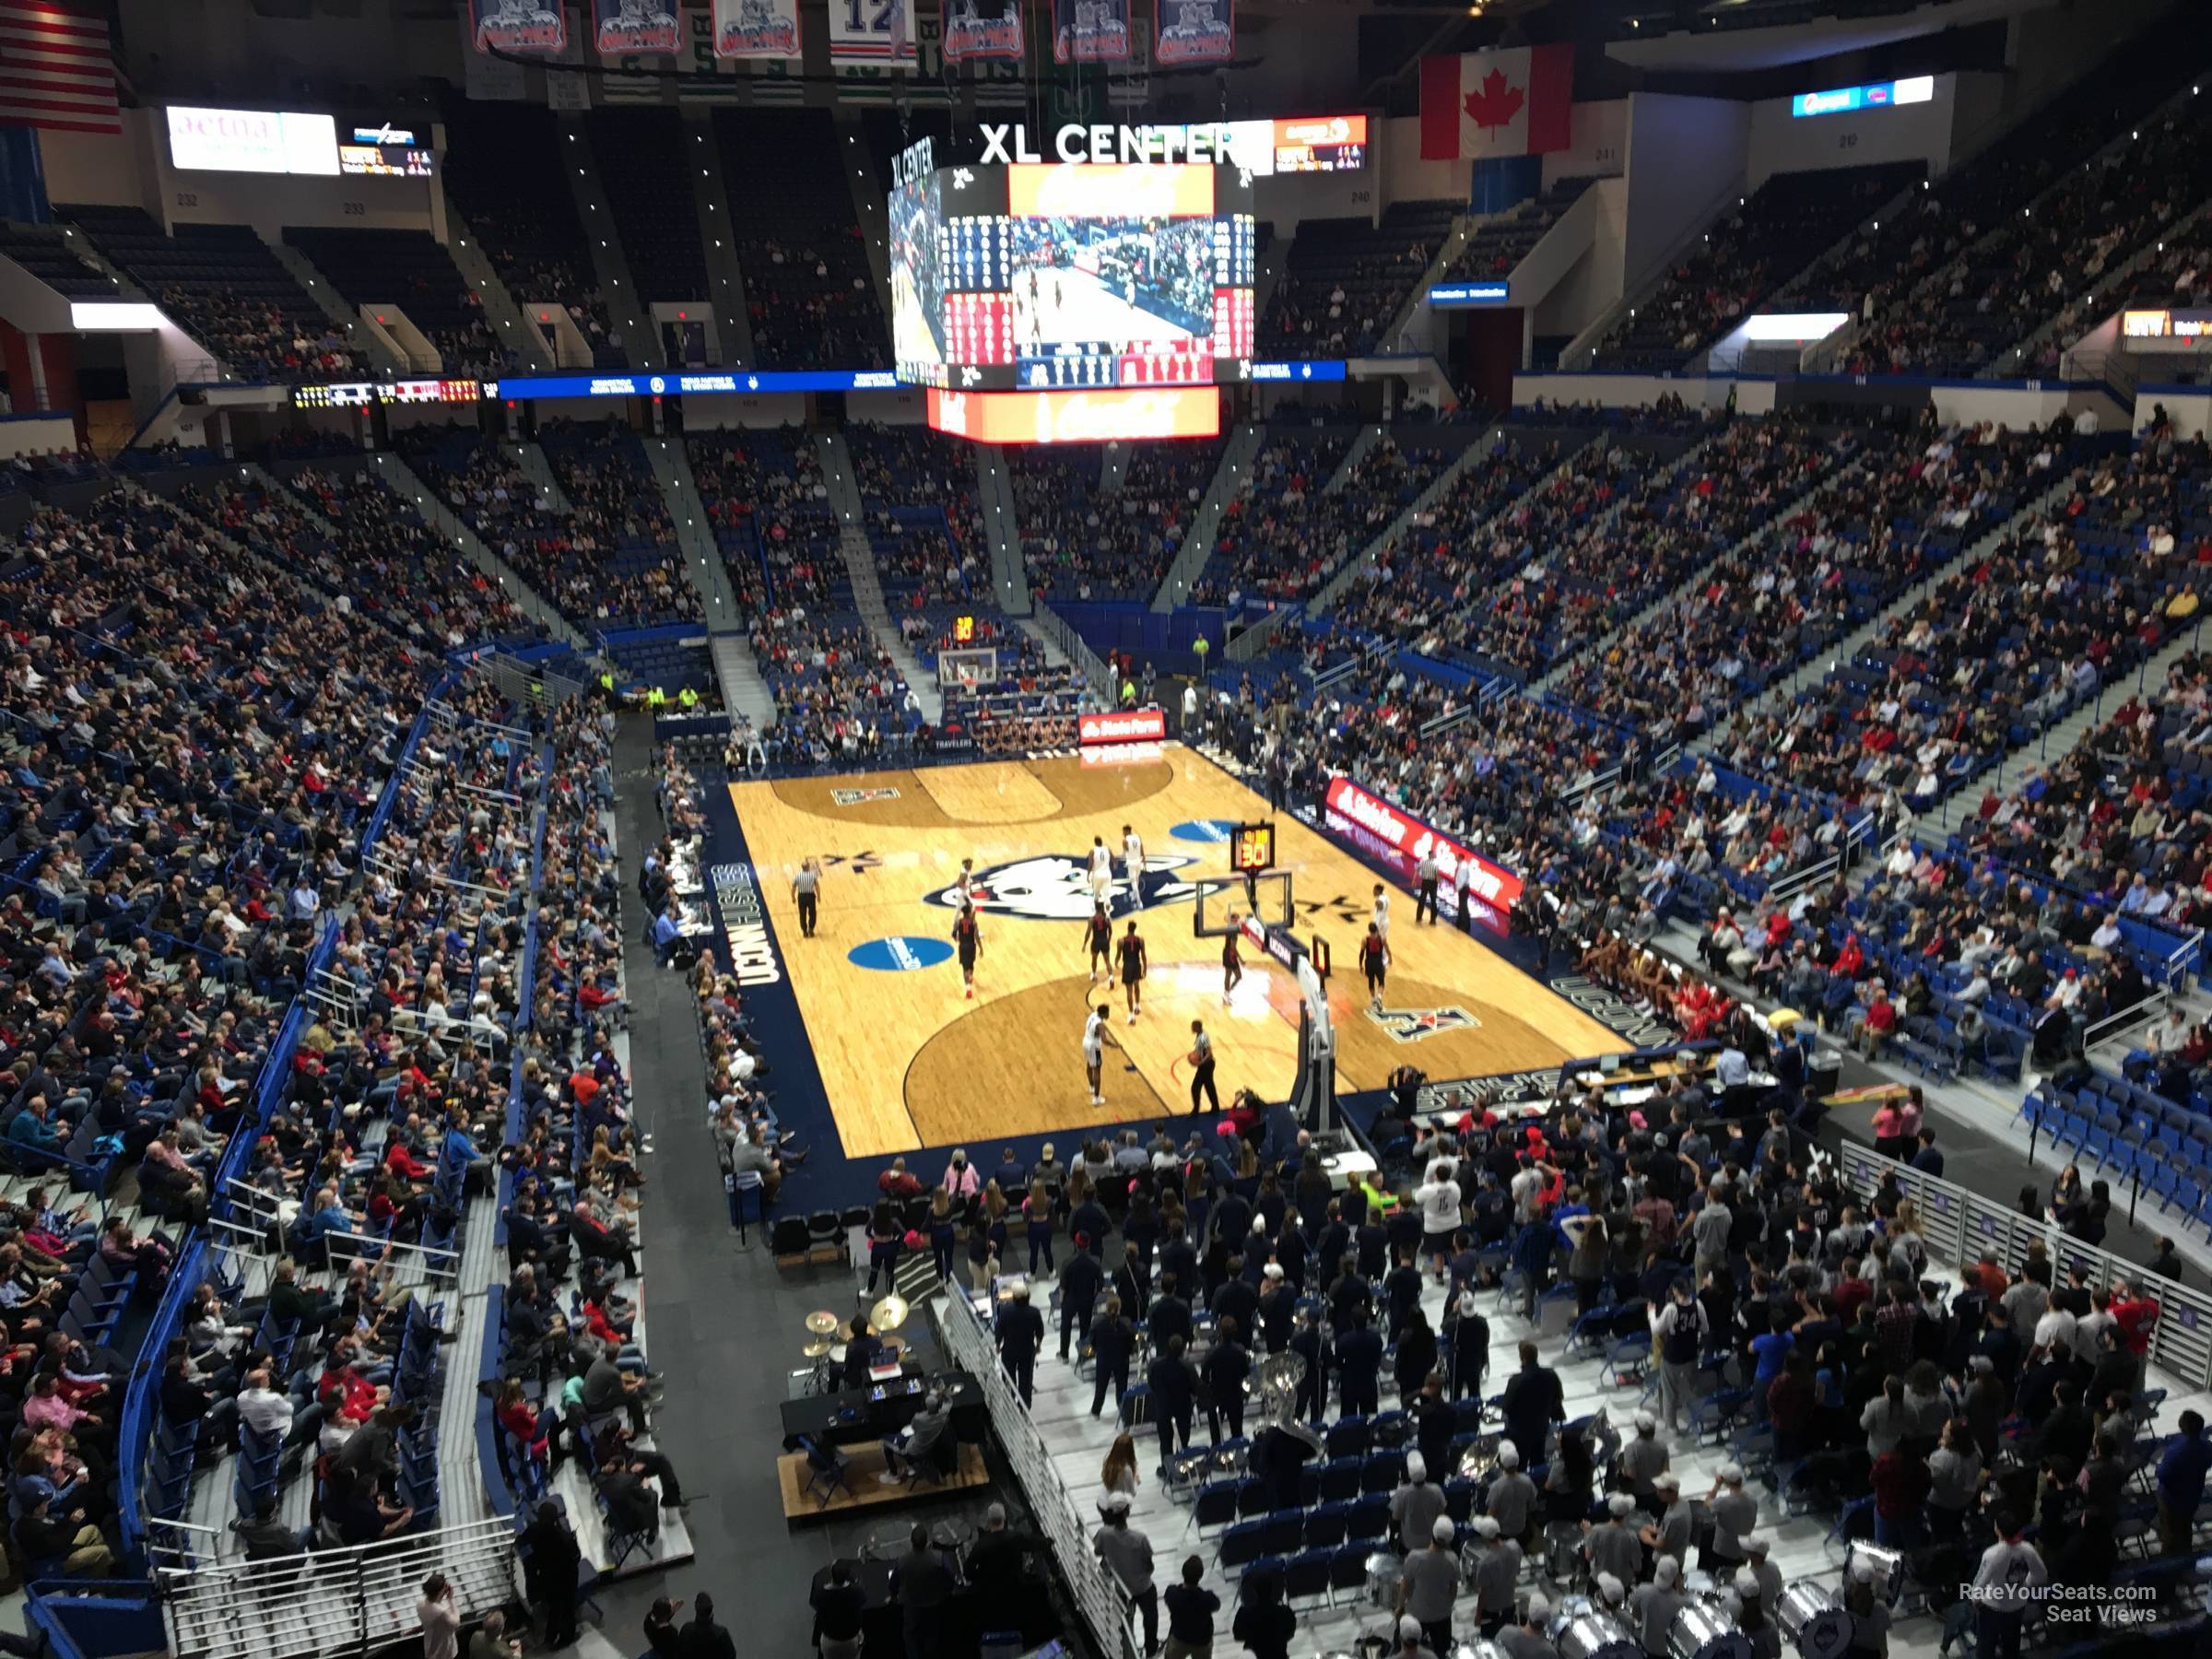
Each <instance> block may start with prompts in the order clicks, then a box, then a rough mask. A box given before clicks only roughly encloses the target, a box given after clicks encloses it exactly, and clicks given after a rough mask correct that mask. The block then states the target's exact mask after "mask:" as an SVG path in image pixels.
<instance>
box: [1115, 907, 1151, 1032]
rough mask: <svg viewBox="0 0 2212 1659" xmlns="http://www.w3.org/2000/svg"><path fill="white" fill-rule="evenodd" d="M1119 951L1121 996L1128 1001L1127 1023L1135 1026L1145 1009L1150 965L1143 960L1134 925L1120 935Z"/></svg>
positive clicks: (1142, 945) (1143, 951)
mask: <svg viewBox="0 0 2212 1659" xmlns="http://www.w3.org/2000/svg"><path fill="white" fill-rule="evenodd" d="M1120 950H1121V963H1122V994H1123V995H1124V997H1125V998H1127V999H1128V1003H1129V1023H1130V1024H1131V1025H1135V1023H1136V1017H1137V1016H1138V1015H1139V1014H1141V1013H1143V1012H1144V1009H1145V972H1146V970H1147V968H1149V967H1150V965H1151V964H1150V963H1148V962H1147V960H1146V959H1145V942H1144V940H1143V939H1142V938H1140V937H1139V936H1138V935H1137V931H1136V924H1135V923H1134V922H1132V923H1130V924H1129V931H1128V932H1127V933H1125V934H1124V935H1122V941H1121V946H1120Z"/></svg>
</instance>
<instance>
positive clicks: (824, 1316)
mask: <svg viewBox="0 0 2212 1659" xmlns="http://www.w3.org/2000/svg"><path fill="white" fill-rule="evenodd" d="M837 1325H838V1319H837V1315H836V1314H834V1313H832V1312H830V1311H829V1310H828V1309H826V1308H825V1309H821V1310H818V1312H812V1313H809V1314H807V1315H806V1329H807V1330H808V1331H809V1332H810V1333H811V1334H812V1335H817V1336H827V1335H830V1333H831V1332H833V1331H835V1330H836V1329H837Z"/></svg>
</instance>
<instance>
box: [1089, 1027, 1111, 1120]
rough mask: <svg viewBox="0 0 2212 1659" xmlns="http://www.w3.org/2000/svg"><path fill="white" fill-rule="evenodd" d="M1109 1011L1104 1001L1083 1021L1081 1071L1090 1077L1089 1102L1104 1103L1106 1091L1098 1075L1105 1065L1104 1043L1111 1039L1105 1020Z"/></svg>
mask: <svg viewBox="0 0 2212 1659" xmlns="http://www.w3.org/2000/svg"><path fill="white" fill-rule="evenodd" d="M1110 1018H1112V1014H1111V1011H1110V1010H1109V1009H1108V1008H1107V1006H1106V1005H1105V1004H1104V1003H1100V1004H1099V1005H1098V1006H1096V1007H1094V1008H1093V1009H1091V1011H1090V1018H1088V1019H1086V1020H1085V1021H1084V1022H1083V1072H1084V1075H1085V1076H1086V1077H1088V1078H1089V1079H1090V1103H1091V1104H1092V1105H1093V1106H1103V1105H1105V1104H1106V1093H1105V1088H1104V1085H1103V1083H1102V1082H1101V1081H1100V1076H1101V1074H1102V1072H1103V1071H1104V1069H1105V1065H1106V1045H1107V1044H1108V1043H1110V1042H1112V1041H1113V1032H1112V1030H1110V1029H1109V1028H1108V1026H1107V1021H1108V1020H1109V1019H1110Z"/></svg>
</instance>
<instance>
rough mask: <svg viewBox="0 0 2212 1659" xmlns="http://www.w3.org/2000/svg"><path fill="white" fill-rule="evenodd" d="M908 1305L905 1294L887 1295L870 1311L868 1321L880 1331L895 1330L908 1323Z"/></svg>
mask: <svg viewBox="0 0 2212 1659" xmlns="http://www.w3.org/2000/svg"><path fill="white" fill-rule="evenodd" d="M906 1315H907V1306H906V1298H905V1297H903V1296H887V1297H885V1298H884V1299H883V1300H881V1301H879V1302H877V1304H876V1306H875V1307H874V1308H873V1309H871V1310H870V1311H869V1313H868V1323H869V1324H872V1325H874V1326H875V1327H876V1328H877V1330H879V1331H895V1330H897V1329H898V1328H899V1327H900V1325H902V1324H905V1323H906Z"/></svg>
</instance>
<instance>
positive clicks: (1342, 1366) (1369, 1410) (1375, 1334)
mask: <svg viewBox="0 0 2212 1659" xmlns="http://www.w3.org/2000/svg"><path fill="white" fill-rule="evenodd" d="M1381 1371H1382V1333H1381V1332H1379V1331H1377V1330H1376V1329H1375V1328H1374V1327H1373V1326H1372V1325H1371V1324H1368V1323H1367V1321H1366V1320H1365V1319H1364V1318H1359V1317H1357V1316H1355V1318H1354V1319H1353V1321H1352V1323H1351V1324H1349V1325H1347V1327H1346V1329H1344V1330H1343V1331H1341V1332H1339V1333H1338V1335H1337V1337H1336V1392H1337V1395H1338V1397H1339V1398H1340V1399H1341V1400H1342V1401H1343V1403H1344V1410H1345V1415H1346V1416H1347V1417H1352V1416H1366V1417H1372V1416H1373V1415H1374V1414H1375V1412H1376V1410H1377V1409H1378V1408H1379V1402H1378V1398H1377V1382H1376V1378H1377V1376H1378V1375H1379V1374H1380V1373H1381Z"/></svg>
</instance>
